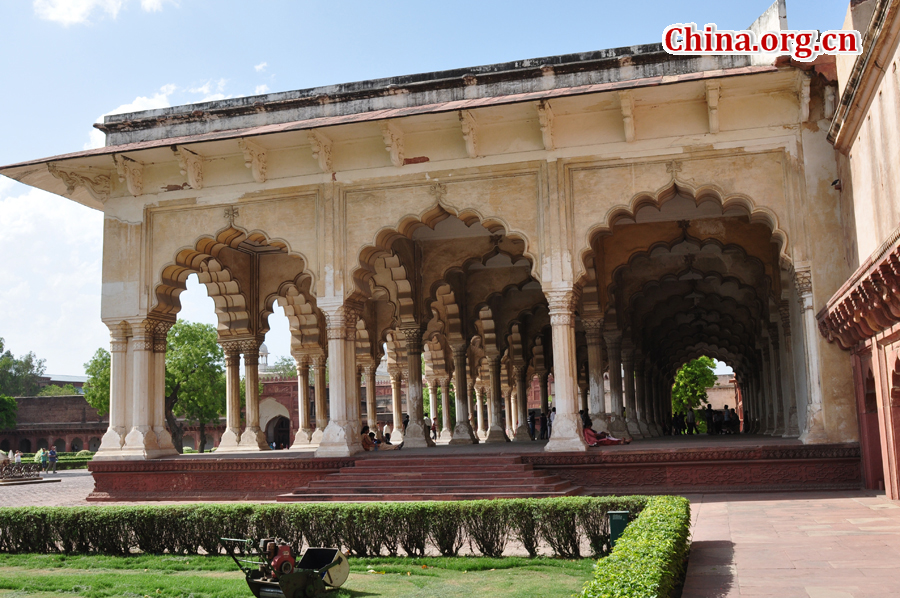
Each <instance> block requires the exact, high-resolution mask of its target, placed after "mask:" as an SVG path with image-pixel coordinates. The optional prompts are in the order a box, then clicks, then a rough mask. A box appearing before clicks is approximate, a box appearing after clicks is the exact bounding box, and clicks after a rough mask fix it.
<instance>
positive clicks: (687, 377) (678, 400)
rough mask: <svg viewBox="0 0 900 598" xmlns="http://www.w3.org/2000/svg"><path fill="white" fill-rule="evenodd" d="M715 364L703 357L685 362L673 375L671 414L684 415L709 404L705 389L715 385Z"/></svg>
mask: <svg viewBox="0 0 900 598" xmlns="http://www.w3.org/2000/svg"><path fill="white" fill-rule="evenodd" d="M715 365H716V364H715V362H714V361H713V360H712V359H711V358H709V357H706V356H705V355H704V356H703V357H698V358H697V359H692V360H691V361H689V362H687V363H686V364H684V365H683V366H681V369H680V370H678V373H677V374H675V384H674V385H673V386H672V412H673V413H685V412H687V410H688V409H696V408H697V407H699V406H700V405H701V403H707V402H709V401H708V400H707V396H706V389H707V388H709V387H711V386H714V385H715V383H716V374H715V372H714V371H713V370H714V368H715Z"/></svg>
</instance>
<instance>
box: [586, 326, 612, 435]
mask: <svg viewBox="0 0 900 598" xmlns="http://www.w3.org/2000/svg"><path fill="white" fill-rule="evenodd" d="M581 323H582V324H583V325H584V332H585V336H586V338H587V354H588V372H587V373H588V385H589V394H588V409H587V411H588V415H589V416H590V418H591V420H592V421H593V424H594V431H595V432H608V431H609V424H608V422H607V419H606V405H604V398H605V396H606V390H605V389H604V387H603V348H602V347H601V346H600V343H601V342H603V318H602V317H595V318H582V320H581Z"/></svg>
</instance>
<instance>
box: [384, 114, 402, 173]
mask: <svg viewBox="0 0 900 598" xmlns="http://www.w3.org/2000/svg"><path fill="white" fill-rule="evenodd" d="M381 136H382V138H383V139H384V149H385V150H386V151H387V152H388V153H389V154H390V155H391V164H393V165H394V166H396V167H397V168H399V167H401V166H403V131H401V130H400V127H398V126H397V125H395V124H394V123H392V122H386V123H383V124H382V125H381Z"/></svg>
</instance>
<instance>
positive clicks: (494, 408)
mask: <svg viewBox="0 0 900 598" xmlns="http://www.w3.org/2000/svg"><path fill="white" fill-rule="evenodd" d="M488 368H489V369H490V372H491V422H490V428H488V432H487V437H486V438H485V442H509V438H508V437H507V436H506V431H505V430H504V426H503V420H502V419H501V416H502V414H503V393H502V391H501V381H500V356H490V357H488Z"/></svg>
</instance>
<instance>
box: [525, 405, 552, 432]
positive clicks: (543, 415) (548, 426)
mask: <svg viewBox="0 0 900 598" xmlns="http://www.w3.org/2000/svg"><path fill="white" fill-rule="evenodd" d="M538 413H540V415H538ZM554 419H556V407H553V408H551V409H550V412H549V413H548V412H546V411H541V412H538V411H536V410H531V411H529V412H528V433H529V434H530V435H531V439H532V440H549V438H550V434H551V433H552V432H553V420H554Z"/></svg>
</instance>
